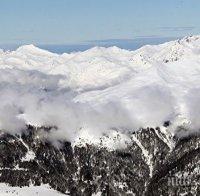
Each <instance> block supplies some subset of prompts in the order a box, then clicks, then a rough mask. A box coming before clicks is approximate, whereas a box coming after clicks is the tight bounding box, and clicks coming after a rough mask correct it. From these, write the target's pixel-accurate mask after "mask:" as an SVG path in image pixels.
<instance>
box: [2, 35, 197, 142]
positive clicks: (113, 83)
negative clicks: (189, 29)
mask: <svg viewBox="0 0 200 196" xmlns="http://www.w3.org/2000/svg"><path fill="white" fill-rule="evenodd" d="M199 89H200V36H191V37H185V38H183V39H181V40H177V41H172V42H168V43H165V44H161V45H156V46H144V47H142V48H140V49H138V50H136V51H127V50H123V49H120V48H117V47H110V48H103V47H95V48H91V49H89V50H87V51H84V52H76V53H70V54H67V53H65V54H62V55H58V54H54V53H50V52H48V51H45V50H41V49H39V48H37V47H35V46H33V45H27V46H22V47H20V48H18V49H17V50H16V51H11V52H2V51H1V52H0V93H1V95H2V96H1V98H0V101H1V104H0V117H1V121H0V128H1V129H3V130H6V131H11V130H12V131H13V130H14V131H15V132H17V131H19V130H21V129H23V127H24V126H25V124H26V123H30V124H33V125H36V126H43V125H44V126H56V127H57V128H58V129H57V130H56V131H57V132H56V134H54V132H52V138H55V137H57V138H63V136H64V137H65V138H67V139H70V140H73V139H76V138H77V134H78V136H81V135H83V137H88V135H89V136H90V137H91V138H94V137H96V136H101V135H102V133H105V132H109V131H110V130H111V134H112V133H113V132H112V130H113V128H114V130H115V129H118V130H123V131H124V130H135V129H138V128H139V127H147V126H153V127H156V126H161V125H162V124H163V122H164V121H167V120H170V121H171V122H172V123H173V125H174V126H173V127H172V128H173V129H176V126H178V125H182V124H183V123H186V124H187V126H188V127H189V128H191V130H194V129H195V130H196V129H199V128H200V122H199V120H198V119H199V115H200V106H199V104H198V101H199V98H200V93H199V92H200V91H199ZM5 108H6V111H8V112H7V113H8V114H7V113H6V114H5V112H4V111H5ZM8 108H9V109H8ZM35 114H37V115H35ZM2 116H3V117H2ZM10 121H12V122H14V123H13V124H12V123H11V125H10V123H8V122H10ZM172 131H173V130H172ZM85 132H87V134H85Z"/></svg>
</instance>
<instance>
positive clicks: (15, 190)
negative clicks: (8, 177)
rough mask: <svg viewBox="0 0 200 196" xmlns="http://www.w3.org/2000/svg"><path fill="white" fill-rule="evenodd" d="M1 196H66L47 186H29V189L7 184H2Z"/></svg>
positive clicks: (0, 187) (0, 186) (0, 185)
mask: <svg viewBox="0 0 200 196" xmlns="http://www.w3.org/2000/svg"><path fill="white" fill-rule="evenodd" d="M0 195H1V196H16V195H18V196H61V195H64V194H62V193H59V192H58V191H55V190H53V189H51V188H50V187H49V186H47V185H43V186H29V187H22V188H20V187H11V186H8V185H7V184H3V183H1V184H0Z"/></svg>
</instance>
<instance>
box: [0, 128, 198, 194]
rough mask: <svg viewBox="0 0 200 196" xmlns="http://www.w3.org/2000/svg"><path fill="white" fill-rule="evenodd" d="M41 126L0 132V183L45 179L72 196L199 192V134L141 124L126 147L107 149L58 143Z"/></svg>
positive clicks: (131, 135)
mask: <svg viewBox="0 0 200 196" xmlns="http://www.w3.org/2000/svg"><path fill="white" fill-rule="evenodd" d="M165 125H166V126H168V124H165ZM40 131H41V128H37V129H36V128H35V127H31V126H28V127H27V130H26V131H25V132H24V133H23V134H22V135H9V134H5V133H3V132H1V134H0V182H3V183H8V184H9V185H10V186H20V187H22V186H29V185H30V184H33V185H41V184H49V185H50V186H51V187H52V188H53V189H56V190H58V191H60V192H62V193H64V194H68V195H74V196H82V195H83V196H90V195H96V194H99V195H105V196H107V195H109V196H115V195H116V196H117V195H136V196H141V195H146V196H150V195H152V196H157V195H164V196H165V195H166V196H168V195H181V194H185V195H200V188H199V178H200V175H199V168H200V146H199V144H200V137H199V136H198V135H191V136H189V137H185V138H181V139H180V138H178V137H176V136H174V137H172V135H170V133H169V132H167V129H166V128H162V129H160V128H155V129H154V128H147V129H141V130H139V131H137V132H134V133H131V134H130V138H131V142H130V143H129V144H127V147H126V148H124V149H115V150H109V149H107V148H105V147H104V146H95V145H92V144H84V145H77V146H72V145H71V143H70V142H67V141H62V142H60V146H59V148H58V147H55V145H52V143H50V142H49V141H47V140H45V139H42V138H40V137H39V132H40ZM43 131H47V132H48V129H46V130H44V129H43Z"/></svg>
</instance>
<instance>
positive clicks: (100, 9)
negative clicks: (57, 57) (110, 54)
mask: <svg viewBox="0 0 200 196" xmlns="http://www.w3.org/2000/svg"><path fill="white" fill-rule="evenodd" d="M199 18H200V1H199V0H0V44H14V43H16V44H29V43H33V44H68V43H81V42H84V41H90V40H110V39H134V38H137V37H141V38H143V37H144V38H145V37H154V38H155V37H181V36H185V35H190V34H199V33H200V22H199Z"/></svg>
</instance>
